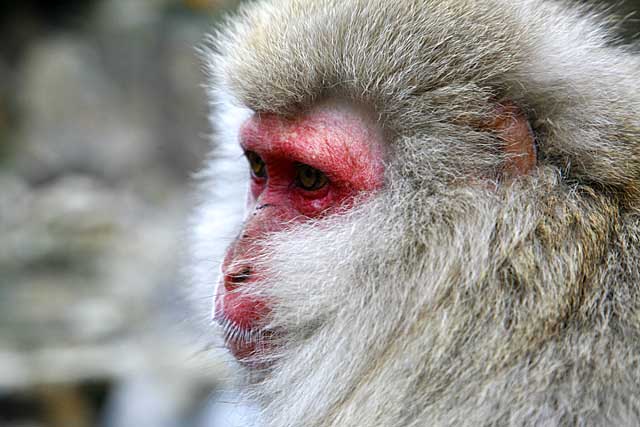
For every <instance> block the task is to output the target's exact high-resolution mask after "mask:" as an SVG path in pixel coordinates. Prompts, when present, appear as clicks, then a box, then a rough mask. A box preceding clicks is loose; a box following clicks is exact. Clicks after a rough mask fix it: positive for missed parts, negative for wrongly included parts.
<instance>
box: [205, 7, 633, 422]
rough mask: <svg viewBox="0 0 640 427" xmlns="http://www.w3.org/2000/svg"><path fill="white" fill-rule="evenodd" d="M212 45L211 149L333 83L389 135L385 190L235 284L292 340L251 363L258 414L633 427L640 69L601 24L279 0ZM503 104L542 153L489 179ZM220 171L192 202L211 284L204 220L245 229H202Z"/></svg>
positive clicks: (329, 91) (588, 18)
mask: <svg viewBox="0 0 640 427" xmlns="http://www.w3.org/2000/svg"><path fill="white" fill-rule="evenodd" d="M212 40H213V42H212V43H211V46H210V48H209V50H208V51H207V60H208V61H209V70H210V71H211V94H212V102H213V105H214V114H213V115H212V121H213V125H214V128H216V129H217V130H218V135H219V138H218V141H219V142H220V143H222V144H227V145H230V146H233V145H235V144H237V141H236V135H235V133H234V132H236V131H237V126H238V124H237V122H239V118H238V117H240V116H242V117H246V115H247V114H250V113H251V110H252V111H256V112H274V113H279V114H295V113H296V112H298V111H300V110H304V109H306V108H309V107H310V106H311V105H313V104H315V103H317V102H319V101H321V100H324V99H337V100H338V102H345V103H357V104H366V105H370V106H371V107H373V108H374V109H375V111H376V112H377V113H378V116H379V123H380V125H381V126H382V127H383V129H384V131H385V134H386V135H387V140H388V147H387V150H388V152H387V157H388V158H387V168H386V176H385V179H386V184H385V188H384V190H383V191H381V192H379V193H378V194H376V195H375V196H374V197H373V198H370V199H368V200H366V201H364V202H363V203H361V204H360V206H359V207H358V208H356V209H353V210H352V211H350V212H348V213H343V214H341V215H335V216H333V217H328V218H324V219H322V220H318V221H311V222H307V223H305V224H302V225H298V226H295V227H291V228H290V229H288V230H287V231H284V232H279V233H275V234H273V235H271V236H267V241H268V247H269V251H268V254H267V255H266V256H264V258H261V259H259V260H253V262H254V263H256V262H257V263H259V264H261V265H262V266H263V268H264V269H266V270H267V271H268V272H269V274H268V275H267V276H268V279H266V280H265V281H264V283H260V284H258V285H256V286H255V287H251V289H243V290H242V292H248V293H259V294H261V295H262V296H266V297H267V298H269V301H273V312H272V313H271V316H270V318H269V319H268V321H269V324H268V325H267V327H269V328H272V329H274V330H285V331H286V332H287V333H286V335H285V336H284V337H283V338H282V341H281V342H279V343H278V346H277V348H278V350H277V351H274V353H273V354H272V355H270V357H271V358H272V359H273V360H271V361H270V365H269V367H268V368H265V370H264V372H260V373H257V372H251V373H250V377H252V379H253V380H254V381H253V382H252V385H251V386H250V388H249V390H250V394H251V395H252V396H253V397H254V398H255V399H257V400H258V401H260V402H261V403H262V407H263V417H262V418H263V422H264V425H266V426H273V427H275V426H291V427H293V426H305V427H311V426H323V427H324V426H341V427H345V426H423V425H429V426H449V425H451V426H454V425H455V426H458V425H469V426H483V425H487V426H488V425H508V426H534V425H536V426H537V425H540V426H542V425H544V426H547V425H551V426H554V425H589V426H590V425H594V426H599V425H615V426H625V425H629V426H631V425H640V400H639V399H640V394H639V392H640V364H639V362H640V337H639V335H638V333H639V332H640V315H639V312H638V304H639V303H640V295H639V294H638V292H639V289H638V287H639V285H640V269H639V264H638V259H639V257H640V246H639V239H640V216H639V215H640V209H639V203H640V200H639V199H638V198H639V196H640V179H639V178H640V84H639V83H638V82H639V81H640V80H639V79H638V77H639V73H638V72H639V71H640V61H639V59H638V57H637V56H635V55H633V54H631V53H628V52H627V51H626V49H625V48H624V47H622V46H617V47H616V46H613V42H614V41H615V40H613V39H612V38H611V37H610V36H609V33H608V31H607V29H606V28H604V27H603V25H601V24H600V23H599V20H598V18H597V17H595V16H592V15H590V14H589V13H588V12H587V11H584V10H582V11H573V10H570V9H568V8H566V7H564V6H562V5H560V4H558V3H553V2H543V1H538V0H524V1H507V0H504V1H503V0H489V1H471V0H448V1H436V0H432V1H431V0H421V1H420V0H414V1H411V0H406V1H398V2H392V1H387V0H366V1H365V0H362V1H360V0H350V1H345V0H342V1H338V0H323V1H317V0H316V1H311V0H279V1H278V0H276V1H272V2H271V3H264V2H258V3H252V4H250V5H248V6H245V7H244V9H243V10H242V11H241V12H240V13H239V14H238V15H237V16H235V17H234V18H233V19H231V20H229V22H228V24H227V25H226V26H225V28H224V29H223V30H222V31H221V32H220V33H219V34H217V35H215V36H214V37H212ZM500 100H509V101H511V102H514V103H516V104H517V105H519V106H520V108H522V109H523V110H524V111H525V112H526V113H527V115H528V117H529V120H530V122H531V123H532V124H533V126H534V130H535V133H536V135H537V144H538V167H537V168H536V170H535V171H534V173H532V174H531V175H530V176H524V177H519V178H518V179H515V180H514V181H504V182H498V183H496V185H493V184H490V185H489V184H486V183H485V181H491V180H492V179H494V177H496V176H497V175H496V173H497V172H498V171H499V170H500V165H502V164H503V163H504V158H503V157H504V156H503V154H502V153H503V151H502V150H501V145H500V144H501V142H500V140H499V138H497V136H496V135H493V134H491V133H490V132H488V131H480V130H477V129H474V128H473V126H471V125H470V123H474V122H478V121H482V120H485V119H487V117H490V114H491V113H492V107H493V106H494V105H495V103H496V101H500ZM227 119H229V120H235V122H234V123H229V122H228V120H227ZM228 126H230V128H229V127H228ZM234 129H235V130H234ZM237 161H238V163H241V162H242V161H241V160H239V159H238V160H237ZM227 164H228V163H225V162H223V161H221V160H215V161H214V162H213V163H212V164H211V165H210V167H209V169H208V170H209V171H211V173H210V175H211V178H207V179H205V184H204V185H205V187H207V188H208V190H207V191H213V194H207V195H206V196H205V200H207V202H205V203H203V204H202V206H201V208H200V210H199V213H198V214H197V216H196V223H197V224H198V227H197V229H196V233H195V234H194V242H195V243H196V244H195V245H194V258H195V261H194V266H195V270H194V274H195V275H196V277H197V280H198V281H199V282H200V283H201V284H202V285H203V286H208V287H209V288H211V287H212V286H213V283H212V277H213V276H212V271H213V270H215V265H212V264H211V263H212V260H213V259H216V258H217V259H220V257H221V254H220V250H219V245H218V244H216V243H215V242H216V237H215V236H216V235H217V236H220V235H226V236H227V238H228V237H229V236H232V231H229V230H235V229H237V224H238V222H236V223H235V224H232V227H231V228H229V229H226V231H218V230H215V229H216V228H218V227H219V226H220V224H219V223H218V222H217V221H219V220H220V219H222V218H224V215H225V214H224V213H223V214H219V213H216V212H219V211H218V209H219V208H218V207H217V203H218V202H219V200H220V197H228V193H229V192H228V191H226V190H228V187H227V186H226V184H221V183H220V182H218V181H216V179H217V178H218V176H219V175H220V172H218V170H219V168H220V165H227ZM211 189H213V190H211ZM223 190H225V191H226V192H225V191H223ZM237 197H238V198H240V197H241V196H240V195H239V194H238V195H237ZM234 227H235V228H234ZM265 366H266V365H265Z"/></svg>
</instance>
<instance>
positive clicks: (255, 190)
mask: <svg viewBox="0 0 640 427" xmlns="http://www.w3.org/2000/svg"><path fill="white" fill-rule="evenodd" d="M265 187H266V180H264V179H260V180H258V179H255V178H251V183H250V184H249V190H250V193H251V196H252V197H253V201H255V200H257V199H258V197H260V195H261V194H262V192H263V191H264V189H265Z"/></svg>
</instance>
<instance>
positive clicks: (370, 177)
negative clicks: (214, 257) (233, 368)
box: [215, 103, 384, 360]
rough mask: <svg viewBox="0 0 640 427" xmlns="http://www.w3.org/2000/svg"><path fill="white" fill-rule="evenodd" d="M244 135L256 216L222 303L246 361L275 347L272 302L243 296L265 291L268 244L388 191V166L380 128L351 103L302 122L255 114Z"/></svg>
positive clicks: (225, 269)
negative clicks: (270, 332)
mask: <svg viewBox="0 0 640 427" xmlns="http://www.w3.org/2000/svg"><path fill="white" fill-rule="evenodd" d="M239 138H240V145H241V148H242V150H243V151H244V153H245V157H246V158H247V160H248V163H249V169H250V174H251V180H250V190H249V194H248V197H247V214H248V215H247V217H246V219H245V223H244V226H243V229H242V231H241V233H240V235H239V236H238V237H237V238H236V240H235V241H234V242H233V243H232V244H231V246H230V247H229V248H228V250H227V254H226V256H225V260H224V262H223V265H222V275H221V279H220V280H221V283H220V285H219V286H218V288H219V291H218V294H217V298H216V302H215V305H216V319H217V320H218V321H219V322H220V323H221V324H222V326H223V328H224V330H225V334H226V339H227V343H228V346H229V348H230V349H231V351H232V352H233V354H234V355H235V356H236V357H237V358H238V359H241V360H242V359H247V358H248V357H249V356H251V355H253V354H255V353H256V352H257V351H259V352H262V351H265V350H266V348H267V347H266V346H265V338H266V334H267V332H266V329H265V326H266V324H265V323H266V321H265V319H266V317H267V315H268V313H269V303H268V301H264V300H262V299H260V298H257V297H255V292H252V296H249V295H247V293H246V292H243V290H244V289H243V288H246V287H256V286H258V287H259V286H261V283H260V282H261V279H262V278H263V275H264V274H265V272H263V271H260V269H259V268H257V266H256V263H255V260H256V259H258V258H259V257H261V256H262V255H263V252H264V251H263V244H262V243H261V241H263V240H264V239H265V237H266V236H268V235H269V234H270V233H274V232H278V231H282V230H284V229H286V228H287V225H291V224H296V223H300V222H304V221H309V220H314V219H319V218H322V217H324V216H326V215H331V214H336V213H339V211H340V210H341V209H348V208H349V205H350V204H352V203H353V201H354V198H355V196H357V195H358V194H360V193H363V192H365V193H372V192H373V191H374V190H376V189H379V188H381V187H382V185H383V171H384V165H383V153H382V137H381V132H380V130H379V128H378V126H377V125H376V124H375V123H374V121H373V120H372V119H371V118H370V116H369V115H367V114H366V113H365V112H363V111H361V110H360V109H357V108H355V107H352V106H349V105H345V104H334V103H327V104H322V105H320V106H317V107H315V108H312V109H311V110H309V111H308V112H306V113H304V114H302V115H300V116H297V117H295V118H288V117H284V116H279V115H274V114H255V115H254V116H253V117H251V118H250V119H249V120H248V121H246V122H245V123H244V124H243V125H242V126H241V129H240V133H239ZM254 291H255V290H254Z"/></svg>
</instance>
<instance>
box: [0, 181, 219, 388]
mask: <svg viewBox="0 0 640 427" xmlns="http://www.w3.org/2000/svg"><path fill="white" fill-rule="evenodd" d="M182 206H183V205H181V204H176V205H174V206H170V205H169V206H163V207H162V208H161V209H158V208H157V207H152V206H150V205H146V204H144V203H142V202H141V201H140V200H138V199H137V198H135V197H134V196H133V194H131V193H130V192H128V191H126V190H120V191H116V190H114V189H112V188H109V187H106V186H104V185H102V184H100V183H98V182H97V181H95V180H94V179H91V178H87V177H82V176H68V177H65V178H63V179H60V180H58V181H55V182H53V183H52V184H50V185H47V186H44V187H41V188H39V189H37V190H35V191H34V190H32V189H31V190H30V189H29V187H28V185H27V184H26V183H25V182H24V181H21V180H19V179H17V178H15V177H8V176H2V177H0V235H2V236H3V244H2V245H0V270H1V271H2V272H3V274H2V276H1V277H0V388H2V387H10V386H24V385H28V384H32V383H33V384H37V383H41V382H60V381H62V382H68V381H71V380H73V379H75V380H82V379H89V378H92V377H103V378H113V377H120V376H125V375H126V374H128V373H133V372H141V371H153V370H154V369H156V370H165V373H166V372H167V371H166V370H167V369H168V370H174V371H183V372H182V373H181V374H180V375H182V376H186V377H189V378H199V379H198V381H201V382H207V381H209V382H210V383H211V384H213V383H214V382H215V381H217V379H216V377H220V375H221V374H222V370H220V371H218V372H214V371H215V369H211V367H210V368H209V369H206V370H203V372H200V371H201V368H202V366H201V365H200V361H198V357H197V353H196V350H195V347H193V346H189V345H187V340H186V339H185V340H183V341H180V339H179V337H180V335H179V334H178V329H171V328H168V322H167V321H166V320H164V319H163V318H162V316H161V315H160V314H161V313H162V312H163V310H164V309H163V307H162V306H161V302H162V300H163V295H167V293H168V290H169V289H171V287H172V286H176V284H177V280H178V278H177V273H176V272H177V270H178V268H177V263H178V262H179V252H180V250H179V247H177V244H176V242H178V241H179V235H180V233H181V230H182V223H181V220H180V218H183V215H182V213H181V212H180V210H181V209H183V207H182ZM176 210H177V211H178V212H176ZM182 332H184V331H182ZM192 344H193V343H192ZM194 364H195V365H197V366H195V367H194ZM213 366H214V367H215V366H216V365H215V363H214V364H213ZM191 371H194V372H197V375H194V374H193V372H191ZM207 374H211V375H210V376H208V375H207ZM205 378H208V379H205Z"/></svg>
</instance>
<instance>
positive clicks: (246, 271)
mask: <svg viewBox="0 0 640 427" xmlns="http://www.w3.org/2000/svg"><path fill="white" fill-rule="evenodd" d="M250 277H251V268H250V267H245V268H243V269H242V270H241V271H239V272H237V273H229V274H227V275H226V277H225V281H224V284H225V287H226V288H227V290H232V289H235V288H236V287H238V286H239V285H240V284H242V283H244V282H246V281H247V280H249V278H250Z"/></svg>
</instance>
